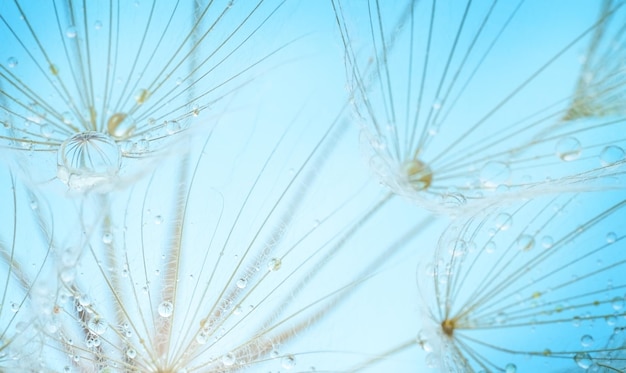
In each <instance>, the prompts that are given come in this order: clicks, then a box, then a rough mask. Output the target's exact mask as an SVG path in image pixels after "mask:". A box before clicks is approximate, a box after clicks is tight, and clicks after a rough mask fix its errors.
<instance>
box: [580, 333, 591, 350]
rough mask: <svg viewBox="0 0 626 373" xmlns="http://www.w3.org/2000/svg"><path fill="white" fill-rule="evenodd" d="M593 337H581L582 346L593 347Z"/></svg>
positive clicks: (587, 335) (586, 335)
mask: <svg viewBox="0 0 626 373" xmlns="http://www.w3.org/2000/svg"><path fill="white" fill-rule="evenodd" d="M593 342H594V341H593V337H592V336H590V335H589V334H585V335H583V336H582V337H580V344H581V345H582V346H583V347H591V346H592V345H593Z"/></svg>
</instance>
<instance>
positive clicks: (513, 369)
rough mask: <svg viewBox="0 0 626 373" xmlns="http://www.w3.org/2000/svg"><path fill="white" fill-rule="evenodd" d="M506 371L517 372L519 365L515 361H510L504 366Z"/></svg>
mask: <svg viewBox="0 0 626 373" xmlns="http://www.w3.org/2000/svg"><path fill="white" fill-rule="evenodd" d="M504 371H505V372H506V373H516V372H517V366H516V365H515V364H513V363H509V364H507V365H506V366H505V367H504Z"/></svg>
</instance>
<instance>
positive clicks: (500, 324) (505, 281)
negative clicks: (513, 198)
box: [422, 191, 626, 371]
mask: <svg viewBox="0 0 626 373" xmlns="http://www.w3.org/2000/svg"><path fill="white" fill-rule="evenodd" d="M596 197H597V196H596V195H595V194H594V193H587V194H580V195H575V196H572V195H563V196H560V197H554V198H546V197H541V198H536V199H534V200H532V201H527V202H520V203H518V204H517V205H513V206H511V207H509V208H507V210H508V211H510V213H511V215H514V218H515V219H514V223H513V224H512V225H511V227H510V229H508V230H506V231H498V232H497V233H496V234H495V235H489V234H487V233H486V232H485V231H486V229H485V228H486V227H488V226H489V225H490V222H491V221H493V220H494V219H496V217H497V214H494V213H488V214H479V215H477V216H475V217H473V218H470V219H468V220H467V221H465V222H459V223H458V224H459V226H458V227H457V229H451V230H450V231H449V232H450V233H449V234H444V236H443V238H442V241H441V243H440V248H439V249H438V251H437V254H436V256H435V261H434V267H435V269H434V276H432V277H431V278H429V279H428V280H427V283H426V285H423V286H422V288H424V286H427V287H428V288H429V289H430V290H425V293H424V296H425V298H424V299H426V301H429V300H433V301H434V303H433V304H431V306H430V308H429V310H428V311H427V317H428V318H429V319H430V322H429V323H430V326H429V330H430V334H429V336H428V337H427V338H428V340H429V341H430V343H435V344H436V345H437V346H439V347H435V349H434V351H440V352H439V353H438V366H439V367H440V368H441V369H445V370H455V369H465V370H466V371H478V370H484V371H498V370H503V371H509V370H510V366H511V364H512V365H515V366H516V367H517V368H516V369H518V370H523V371H526V370H533V369H542V368H540V367H545V366H546V365H545V364H548V365H547V366H549V367H550V368H551V369H556V368H558V367H560V368H562V369H575V368H576V366H578V367H580V368H582V369H587V368H589V367H590V366H591V365H592V364H594V363H608V362H610V361H609V360H607V357H606V356H603V355H604V354H606V353H609V352H611V350H605V349H604V348H603V347H599V346H596V345H595V343H594V341H595V340H598V339H607V338H609V337H610V336H611V335H612V333H613V329H614V328H613V326H610V325H607V324H606V323H604V322H603V320H604V319H605V318H613V317H615V316H622V311H621V310H616V309H615V307H613V301H612V300H613V299H614V297H615V296H616V295H618V298H620V300H621V299H622V298H621V296H622V293H623V290H624V288H625V287H626V284H624V283H623V280H622V277H621V276H620V275H619V274H620V271H622V270H623V269H624V265H626V256H624V255H622V254H623V253H622V252H621V251H620V250H619V248H618V247H616V246H612V245H611V244H608V243H607V242H606V241H604V240H602V239H599V237H601V236H599V235H598V232H599V231H602V230H603V229H605V228H606V227H616V228H617V226H619V225H620V222H621V221H623V218H624V212H625V211H626V210H624V207H625V203H626V202H625V201H623V193H622V192H621V191H620V192H613V193H605V194H604V198H603V199H602V202H600V199H597V198H596ZM555 205H558V206H559V208H558V209H557V210H556V212H555V211H554V210H553V209H552V206H555ZM485 215H487V216H486V217H485ZM548 232H549V233H550V236H551V237H552V238H553V239H552V243H551V245H550V246H548V247H545V248H543V249H539V248H537V247H535V246H536V245H535V244H534V241H536V237H542V236H544V235H545V234H546V233H548ZM619 232H622V233H623V227H622V228H619ZM622 233H617V236H618V238H616V242H615V243H614V244H613V245H615V244H617V245H618V246H619V245H622V244H623V242H622V239H621V237H622ZM459 239H462V240H471V241H472V242H474V244H475V245H476V247H477V250H476V251H474V252H468V253H466V254H465V255H463V256H456V255H454V254H455V253H454V252H453V253H449V252H448V250H445V249H443V248H442V247H441V244H445V242H447V241H448V240H459ZM490 242H497V246H498V247H501V248H502V249H500V250H498V251H496V252H494V253H487V251H486V250H487V244H488V243H490ZM596 261H598V264H597V265H596V264H595V263H596ZM608 283H611V285H610V286H607V284H608ZM427 294H429V295H432V298H430V297H428V295H427ZM580 324H589V325H590V326H591V325H593V328H592V329H588V328H585V329H583V330H581V329H580V327H581V326H582V325H580ZM585 330H587V331H589V330H591V331H592V333H593V334H590V333H585V332H584V331H585ZM511 335H515V336H516V337H515V338H510V336H511ZM622 348H623V347H622ZM618 349H619V348H618ZM543 359H549V362H546V361H545V360H543Z"/></svg>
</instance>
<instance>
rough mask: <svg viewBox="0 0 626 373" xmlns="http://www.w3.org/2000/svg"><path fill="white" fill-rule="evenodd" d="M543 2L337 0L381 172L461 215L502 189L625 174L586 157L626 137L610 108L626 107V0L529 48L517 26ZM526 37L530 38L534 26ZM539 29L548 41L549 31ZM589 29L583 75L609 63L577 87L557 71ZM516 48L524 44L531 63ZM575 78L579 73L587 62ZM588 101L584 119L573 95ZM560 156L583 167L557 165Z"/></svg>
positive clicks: (408, 191) (359, 116) (362, 116)
mask: <svg viewBox="0 0 626 373" xmlns="http://www.w3.org/2000/svg"><path fill="white" fill-rule="evenodd" d="M531 7H532V5H531V4H526V3H524V2H522V1H520V2H518V3H507V4H503V3H498V2H492V3H482V4H477V3H473V2H471V1H467V2H463V4H455V5H454V6H452V5H451V4H444V3H440V2H436V1H426V2H407V3H406V4H405V5H404V7H396V8H392V7H386V6H384V5H383V4H382V3H381V2H380V1H368V2H367V3H362V4H358V5H357V6H352V5H351V4H345V3H344V2H342V1H333V8H334V11H335V16H336V19H337V22H338V26H339V30H340V35H341V37H342V40H343V43H344V47H345V51H346V52H345V54H346V56H345V59H346V70H347V75H348V80H349V83H350V89H351V94H352V95H353V96H354V102H355V105H354V106H355V107H354V109H355V117H356V121H357V122H358V123H359V124H360V125H361V127H362V133H363V134H362V138H363V140H362V143H363V146H364V149H365V153H366V157H367V158H368V160H369V161H370V166H371V167H372V169H373V171H374V172H375V173H376V174H377V175H378V177H379V179H380V180H381V183H383V184H385V185H386V186H387V187H389V188H390V189H391V190H392V191H393V192H394V193H396V194H398V195H401V196H404V197H407V198H409V199H410V200H413V201H415V202H417V204H418V205H420V206H421V207H424V208H426V209H429V210H431V211H435V212H446V213H453V214H457V215H458V214H459V212H460V211H470V212H471V211H472V209H474V208H487V206H488V205H489V204H490V203H497V201H498V200H504V199H508V198H512V199H515V198H519V197H528V198H532V197H533V196H535V195H538V194H541V193H551V192H554V191H555V190H560V191H563V190H566V189H567V188H568V185H569V188H570V189H575V188H578V187H579V186H578V185H576V184H578V183H582V182H585V183H587V184H589V183H591V182H592V180H593V179H595V178H598V177H599V176H600V175H603V174H605V173H607V172H610V173H614V174H617V175H622V174H623V170H621V171H616V170H615V169H611V170H609V169H605V167H603V166H600V165H599V164H598V163H592V164H588V163H587V162H586V160H587V157H588V156H593V157H597V156H598V155H599V154H600V151H601V150H602V147H605V146H607V145H608V146H618V144H619V146H623V145H624V143H626V138H625V137H624V136H622V134H623V133H624V131H623V123H624V122H623V119H624V117H623V115H622V116H620V115H615V116H613V117H610V118H609V117H608V113H609V112H611V113H618V112H619V110H617V107H618V106H619V105H620V104H619V103H618V102H621V101H620V100H618V99H617V98H616V97H619V96H620V95H621V92H622V90H623V87H622V86H623V84H619V78H618V76H623V75H624V74H622V72H623V68H620V67H617V66H616V62H615V61H617V60H613V59H612V58H613V56H615V55H619V53H621V49H620V46H621V45H622V44H623V42H622V39H623V34H624V30H623V28H619V27H617V26H616V24H618V23H619V20H621V19H623V17H624V9H623V3H622V2H617V1H606V2H605V4H604V5H603V7H602V9H601V14H600V17H599V18H598V19H595V20H593V19H589V20H588V23H587V26H586V27H585V28H583V29H578V30H573V31H571V33H569V34H568V36H566V37H565V39H564V40H566V41H565V42H564V44H558V45H556V46H554V47H553V50H552V51H551V52H546V54H545V55H544V56H543V57H541V58H538V57H537V56H538V54H536V53H535V54H531V53H525V52H524V51H525V50H526V48H527V47H526V46H525V45H524V44H523V43H520V42H519V40H518V39H519V38H518V37H517V36H515V34H516V32H518V29H520V30H521V29H522V28H523V27H522V26H521V23H522V22H523V20H524V19H525V18H524V13H526V12H529V11H530V12H541V10H538V9H531ZM394 17H395V18H394ZM559 17H563V16H562V15H561V14H560V15H559ZM355 20H356V21H357V22H354V21H355ZM355 24H356V25H357V26H358V25H362V26H363V27H362V28H359V27H355ZM548 27H549V26H548ZM614 29H617V31H615V30H614ZM559 31H563V30H559ZM568 31H570V30H568ZM520 32H523V31H520ZM550 32H552V30H551V31H550ZM520 37H521V38H523V39H524V40H529V39H530V34H529V33H526V34H525V35H523V36H521V35H520ZM539 37H540V38H541V45H542V49H543V50H548V48H549V47H548V46H547V44H549V40H546V38H545V37H543V36H539ZM509 38H510V39H509ZM589 38H591V39H592V42H591V45H590V46H589V52H588V53H589V54H590V59H592V60H593V62H590V63H589V65H587V64H586V65H585V68H583V72H582V73H580V75H581V76H584V75H585V74H586V73H587V72H589V70H595V69H599V70H601V71H605V73H604V75H602V74H600V76H599V77H598V80H597V81H593V82H592V83H589V84H588V85H585V84H583V83H582V81H583V80H582V78H580V79H581V80H580V81H581V83H579V89H578V90H577V91H576V93H574V95H573V97H572V93H571V91H569V92H568V91H567V90H566V89H561V88H560V87H559V88H557V87H555V85H559V84H560V83H557V82H555V81H553V80H552V78H551V77H550V75H549V74H550V73H552V72H555V71H558V70H561V71H575V70H576V69H575V68H573V66H575V63H576V59H575V58H574V56H573V55H572V54H573V52H574V51H575V50H576V48H583V45H584V43H585V42H587V41H588V40H589ZM508 40H515V44H513V45H511V44H507V42H508ZM612 41H615V42H616V43H617V44H616V45H615V48H617V50H616V51H614V52H612V53H609V54H602V53H601V52H599V50H598V44H599V45H602V47H600V49H602V50H606V49H607V48H608V44H610V43H611V42H612ZM537 44H539V42H537ZM528 48H531V47H528ZM532 48H534V46H533V47H532ZM622 49H623V48H622ZM363 50H365V51H366V52H363ZM518 50H519V52H518ZM512 51H515V52H514V53H513V52H512ZM363 53H367V54H366V55H365V56H363ZM508 55H510V56H511V57H512V59H509V58H507V56H508ZM516 55H523V58H521V60H522V61H524V62H523V65H522V64H520V63H519V61H518V60H516V59H517V58H518V57H514V56H516ZM503 64H504V65H506V69H502V65H503ZM531 66H532V67H531ZM607 70H608V71H607ZM512 71H514V72H515V74H511V72H512ZM500 73H502V74H500ZM589 73H590V74H592V75H593V73H591V72H589ZM561 75H562V74H561ZM605 76H610V77H611V78H607V79H606V80H605V79H604V77H605ZM613 77H615V78H613ZM571 79H572V81H576V80H577V79H578V76H577V74H576V73H575V72H573V73H572V74H571ZM594 79H595V78H594ZM608 80H610V81H611V83H609V82H608ZM613 82H615V85H613ZM548 86H549V87H548ZM565 86H566V83H564V84H563V85H562V87H565ZM609 87H610V91H609V92H607V91H608V90H609ZM595 89H597V90H598V91H597V92H596V91H595ZM605 89H606V90H607V91H605ZM531 96H532V97H533V99H530V98H529V97H531ZM590 96H593V97H590ZM569 100H571V101H569ZM568 101H569V102H568ZM572 102H575V103H574V104H572ZM583 102H584V103H583ZM586 103H589V104H590V105H593V104H594V103H596V104H597V106H599V107H598V109H596V110H588V111H587V112H588V113H587V114H585V115H582V114H581V115H580V116H579V117H584V118H586V119H584V120H582V119H581V120H580V122H581V123H579V124H572V123H571V122H572V121H575V120H574V117H573V116H572V115H569V116H568V114H567V113H571V112H572V110H574V109H572V106H571V105H578V106H580V105H583V104H586ZM568 105H569V106H568ZM603 108H604V109H603ZM565 117H567V118H568V119H567V120H564V119H563V118H565ZM564 121H568V123H564ZM590 121H592V122H590ZM583 122H584V123H583ZM609 128H610V129H609ZM615 133H618V135H617V136H614V135H612V134H615ZM592 139H593V140H592ZM611 152H612V155H608V154H606V158H611V159H615V160H616V162H613V165H614V166H617V165H618V164H619V165H620V166H621V164H620V163H619V162H620V160H621V159H622V158H623V157H622V156H621V155H620V154H619V152H618V151H616V150H615V149H612V150H611ZM601 157H602V156H601ZM556 159H560V160H562V161H566V162H572V163H575V164H576V166H571V167H561V168H558V167H557V168H556V169H555V167H554V164H555V160H556ZM572 184H574V185H572ZM471 205H476V206H471Z"/></svg>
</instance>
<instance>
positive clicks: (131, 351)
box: [126, 348, 137, 359]
mask: <svg viewBox="0 0 626 373" xmlns="http://www.w3.org/2000/svg"><path fill="white" fill-rule="evenodd" d="M126 356H128V358H129V359H134V358H135V357H136V356H137V351H135V349H133V348H129V349H128V350H126Z"/></svg>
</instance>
